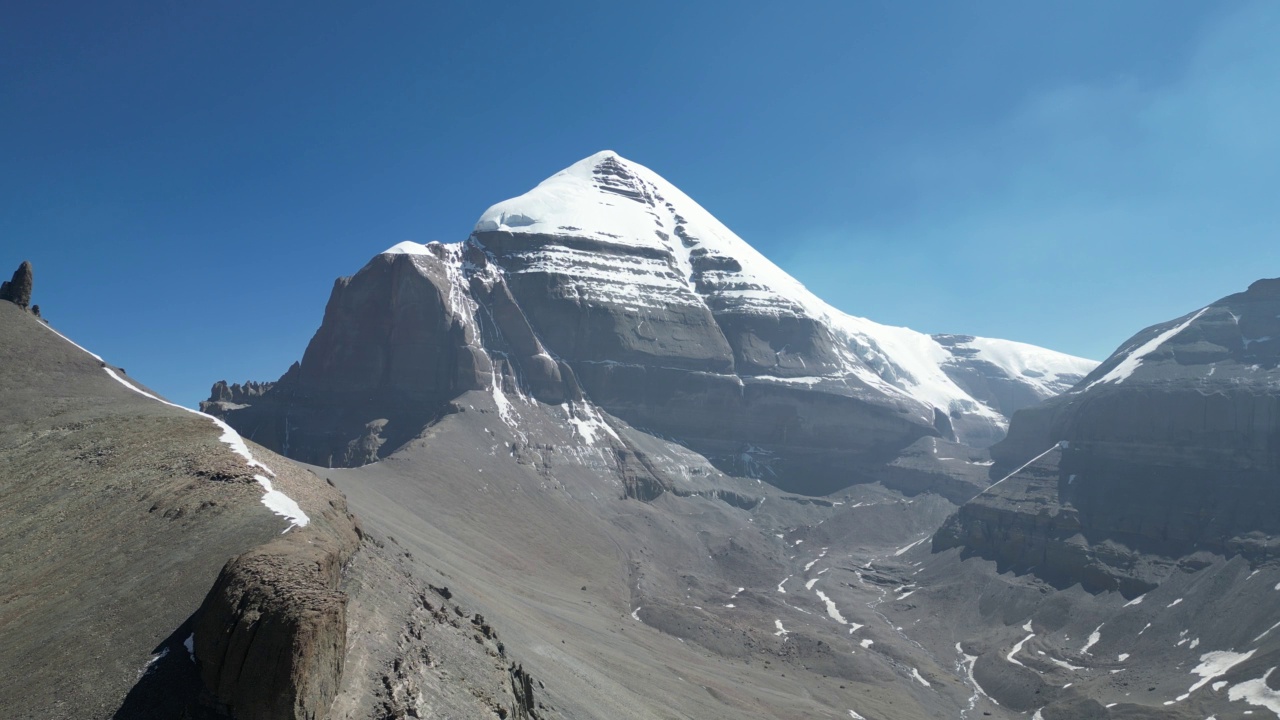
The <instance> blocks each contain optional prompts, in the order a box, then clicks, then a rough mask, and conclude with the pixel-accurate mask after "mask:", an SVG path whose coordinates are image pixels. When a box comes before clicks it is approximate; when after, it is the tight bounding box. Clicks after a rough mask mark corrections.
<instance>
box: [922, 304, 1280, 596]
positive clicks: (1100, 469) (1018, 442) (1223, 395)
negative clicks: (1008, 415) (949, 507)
mask: <svg viewBox="0 0 1280 720" xmlns="http://www.w3.org/2000/svg"><path fill="white" fill-rule="evenodd" d="M1056 443H1062V449H1061V450H1060V451H1058V452H1057V453H1056V454H1054V455H1053V456H1052V460H1053V462H1052V467H1047V468H1046V469H1044V470H1043V472H1042V474H1044V473H1048V474H1047V475H1045V477H1044V478H1043V482H1041V483H1039V485H1038V486H1037V487H1039V490H1037V491H1036V492H1034V493H1032V491H1031V489H1030V487H1029V486H1027V485H1026V483H1027V482H1030V480H1028V479H1027V478H1029V477H1030V475H1029V474H1028V473H1030V472H1031V471H1030V469H1029V470H1027V471H1026V472H1023V473H1018V474H1015V475H1014V476H1013V477H1011V478H1009V479H1008V480H1007V481H1005V482H1004V483H1001V484H1000V485H999V486H996V487H992V488H990V489H989V490H988V491H986V492H984V493H983V494H982V495H980V496H979V497H977V498H975V499H974V500H973V501H971V502H970V503H969V504H968V505H966V506H965V507H964V508H962V509H961V510H960V512H959V513H958V514H957V515H956V516H955V517H954V518H953V519H952V522H950V523H949V524H948V525H947V526H946V527H945V528H944V529H943V531H942V532H940V533H939V538H938V540H937V541H936V544H937V545H938V546H939V547H946V546H951V545H963V546H965V547H967V548H970V549H971V550H973V551H974V552H978V553H980V554H983V555H986V556H990V557H992V558H993V559H994V558H999V559H1000V560H1001V561H1003V562H1008V563H1011V564H1012V565H1014V566H1026V567H1030V566H1036V567H1037V568H1039V569H1038V570H1037V572H1040V573H1044V574H1045V575H1046V576H1048V577H1052V578H1053V579H1055V580H1056V581H1060V582H1065V583H1071V582H1076V581H1081V582H1084V583H1085V584H1086V586H1088V587H1094V588H1109V587H1121V588H1124V589H1125V590H1126V591H1128V592H1133V593H1137V592H1140V591H1142V590H1143V589H1145V588H1149V587H1151V586H1152V584H1154V583H1157V582H1159V581H1160V579H1161V578H1162V577H1164V576H1165V575H1166V574H1167V573H1168V572H1169V571H1170V563H1169V562H1168V561H1169V559H1174V560H1176V559H1178V558H1182V557H1184V556H1187V555H1190V554H1192V553H1196V552H1206V553H1216V554H1220V555H1225V556H1228V557H1229V556H1231V555H1234V554H1237V553H1238V554H1241V555H1243V556H1244V557H1245V558H1247V559H1249V560H1250V561H1252V562H1260V561H1262V560H1264V559H1267V558H1271V557H1274V556H1275V555H1276V553H1277V552H1278V551H1280V539H1278V538H1280V280H1259V281H1258V282H1255V283H1253V284H1252V285H1251V286H1249V289H1248V290H1247V291H1245V292H1241V293H1236V294H1234V295H1229V296H1227V297H1225V298H1222V299H1221V300H1218V301H1217V302H1215V303H1213V304H1211V305H1209V306H1207V307H1204V308H1201V309H1199V310H1196V311H1194V312H1191V313H1188V314H1186V315H1184V316H1182V317H1180V318H1177V319H1174V320H1170V321H1168V322H1164V323H1160V324H1158V325H1153V326H1151V327H1149V328H1147V329H1145V330H1143V331H1142V332H1140V333H1138V334H1137V335H1134V336H1133V337H1132V338H1130V339H1129V340H1128V341H1126V342H1125V343H1124V344H1123V345H1121V346H1120V348H1118V349H1117V350H1116V352H1115V353H1114V354H1112V355H1111V357H1109V358H1107V360H1106V362H1104V363H1102V365H1100V366H1099V367H1098V368H1097V369H1096V370H1094V371H1093V372H1092V373H1090V374H1089V375H1088V376H1087V377H1085V378H1084V379H1083V380H1081V381H1080V382H1079V383H1078V384H1077V385H1076V386H1075V387H1074V388H1073V389H1072V390H1071V391H1069V392H1068V393H1066V394H1064V395H1061V396H1059V397H1056V398H1053V399H1051V400H1049V401H1047V402H1045V403H1043V404H1041V405H1038V406H1036V407H1032V408H1027V409H1024V410H1021V411H1019V412H1018V413H1016V414H1015V415H1014V420H1013V425H1012V427H1011V428H1010V432H1009V436H1008V438H1006V439H1005V440H1004V441H1003V442H1001V443H999V444H998V445H996V446H995V447H993V448H992V449H991V453H992V457H993V458H994V459H995V460H996V463H997V464H996V468H997V474H998V475H1003V474H1004V473H1008V472H1011V471H1012V470H1013V469H1014V468H1015V467H1017V466H1019V465H1022V464H1023V463H1025V462H1027V461H1028V460H1030V459H1031V458H1032V457H1033V456H1036V455H1039V454H1041V453H1043V452H1044V451H1046V450H1048V449H1049V448H1053V447H1054V446H1055V444H1056ZM1049 459H1050V458H1046V459H1045V460H1043V461H1041V464H1044V463H1045V462H1049ZM1033 467H1034V466H1033ZM1030 495H1035V496H1036V497H1037V498H1038V500H1037V501H1036V502H1033V503H1028V502H1026V501H1027V498H1028V497H1029V496H1030ZM1015 528H1019V529H1018V530H1016V531H1015V530H1014V529H1015ZM1015 536H1016V537H1018V538H1020V539H1017V540H1015V539H1014V538H1015ZM1046 557H1047V558H1049V560H1048V561H1046Z"/></svg>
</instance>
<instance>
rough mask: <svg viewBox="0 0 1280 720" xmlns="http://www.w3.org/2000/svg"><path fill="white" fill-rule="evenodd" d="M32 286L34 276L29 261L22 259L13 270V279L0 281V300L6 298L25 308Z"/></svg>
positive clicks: (29, 300) (28, 301)
mask: <svg viewBox="0 0 1280 720" xmlns="http://www.w3.org/2000/svg"><path fill="white" fill-rule="evenodd" d="M33 286H34V278H33V274H32V272H31V263H29V262H27V261H26V260H23V261H22V264H21V265H19V266H18V269H17V270H14V271H13V279H12V280H7V281H5V282H3V283H0V300H8V301H9V302H11V303H13V304H14V305H17V306H18V307H20V308H22V309H23V310H26V309H27V305H28V304H30V302H31V290H32V287H33ZM37 314H39V313H37Z"/></svg>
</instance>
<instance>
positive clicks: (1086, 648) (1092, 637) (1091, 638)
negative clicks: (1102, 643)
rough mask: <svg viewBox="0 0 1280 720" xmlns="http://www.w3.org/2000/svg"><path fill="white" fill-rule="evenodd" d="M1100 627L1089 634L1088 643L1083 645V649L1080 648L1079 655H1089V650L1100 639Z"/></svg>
mask: <svg viewBox="0 0 1280 720" xmlns="http://www.w3.org/2000/svg"><path fill="white" fill-rule="evenodd" d="M1102 625H1106V623H1102ZM1102 625H1099V626H1098V627H1096V628H1094V629H1093V632H1091V633H1089V642H1087V643H1085V644H1084V647H1082V648H1080V654H1081V655H1089V654H1090V653H1089V648H1091V647H1093V646H1094V645H1097V644H1098V641H1099V640H1101V639H1102Z"/></svg>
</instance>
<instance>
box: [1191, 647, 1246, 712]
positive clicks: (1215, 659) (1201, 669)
mask: <svg viewBox="0 0 1280 720" xmlns="http://www.w3.org/2000/svg"><path fill="white" fill-rule="evenodd" d="M1254 652H1256V651H1255V650H1250V651H1249V652H1247V653H1237V652H1231V651H1230V650H1214V651H1213V652H1207V653H1205V654H1204V655H1201V656H1200V664H1199V665H1197V666H1195V667H1194V668H1192V669H1191V674H1192V675H1199V676H1200V679H1199V680H1198V681H1196V683H1195V684H1194V685H1192V686H1191V689H1189V690H1187V692H1186V693H1185V694H1182V695H1179V696H1178V700H1177V702H1181V701H1183V700H1186V699H1187V698H1189V697H1191V695H1192V693H1194V692H1195V691H1197V690H1199V689H1200V688H1202V687H1204V686H1205V685H1208V684H1209V683H1210V682H1213V681H1214V680H1216V679H1218V678H1219V677H1222V676H1223V675H1226V674H1227V673H1228V672H1230V671H1231V668H1233V667H1235V666H1236V665H1239V664H1240V663H1242V662H1244V661H1245V660H1248V659H1249V658H1250V657H1253V653H1254Z"/></svg>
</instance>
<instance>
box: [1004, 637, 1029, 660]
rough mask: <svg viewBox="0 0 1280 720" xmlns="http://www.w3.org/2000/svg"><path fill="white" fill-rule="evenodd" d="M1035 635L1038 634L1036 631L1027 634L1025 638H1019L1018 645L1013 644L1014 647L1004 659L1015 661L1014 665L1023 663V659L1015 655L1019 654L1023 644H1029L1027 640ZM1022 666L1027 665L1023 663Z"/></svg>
mask: <svg viewBox="0 0 1280 720" xmlns="http://www.w3.org/2000/svg"><path fill="white" fill-rule="evenodd" d="M1035 636H1036V634H1035V633H1031V634H1030V635H1027V636H1026V637H1024V638H1022V639H1021V640H1019V641H1018V644H1017V645H1014V646H1013V649H1012V650H1010V651H1009V654H1008V655H1005V656H1004V659H1005V660H1008V661H1009V662H1011V663H1013V664H1014V665H1022V661H1021V660H1019V659H1017V658H1016V657H1014V655H1017V654H1018V653H1019V652H1021V651H1022V646H1023V645H1026V644H1027V641H1028V640H1030V639H1031V638H1033V637H1035ZM1022 667H1026V665H1022Z"/></svg>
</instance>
